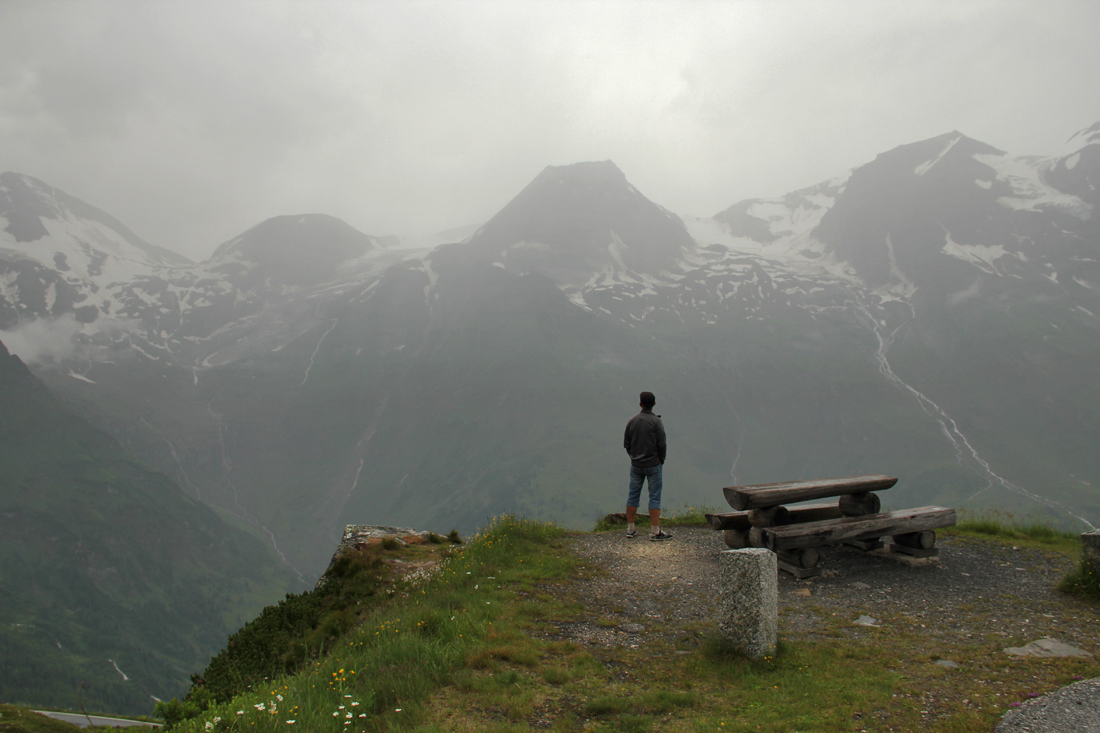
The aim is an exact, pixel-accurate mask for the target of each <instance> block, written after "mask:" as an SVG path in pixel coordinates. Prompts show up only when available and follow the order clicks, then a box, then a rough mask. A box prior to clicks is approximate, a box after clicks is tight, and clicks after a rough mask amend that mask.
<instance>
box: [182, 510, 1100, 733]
mask: <svg viewBox="0 0 1100 733" xmlns="http://www.w3.org/2000/svg"><path fill="white" fill-rule="evenodd" d="M563 534H564V533H563V532H562V531H561V530H559V529H558V528H555V527H553V526H550V525H545V524H539V523H535V522H528V521H525V520H517V519H514V518H511V517H504V518H501V519H498V520H497V521H495V522H494V523H493V524H492V525H491V526H490V527H489V528H487V529H486V530H484V531H483V532H481V533H479V534H478V535H476V536H475V537H472V538H471V539H470V540H469V541H468V543H467V544H466V545H464V546H463V547H462V548H461V549H460V550H457V551H456V552H455V553H454V554H453V555H452V556H451V557H450V558H449V559H448V560H447V561H446V563H445V565H444V566H443V569H442V571H441V572H439V573H438V574H437V575H436V576H435V577H433V578H432V579H431V580H429V581H427V582H426V583H423V584H421V585H416V586H411V585H404V586H402V585H400V584H399V585H396V586H394V590H395V593H394V594H392V595H391V596H390V602H389V603H388V604H385V605H383V606H380V607H377V608H374V609H372V610H370V611H369V612H368V613H367V614H366V615H365V616H364V618H363V620H362V623H361V624H360V625H359V626H357V627H355V628H353V629H352V630H350V631H349V632H348V633H347V635H346V636H344V637H343V638H342V639H340V640H338V641H337V642H336V643H335V644H334V645H333V646H332V648H331V654H330V655H329V656H325V657H323V658H319V659H317V660H315V661H313V662H311V663H310V664H309V665H308V666H306V667H305V668H303V669H302V670H301V671H299V673H298V674H297V675H294V676H284V677H277V678H274V679H272V680H268V681H265V682H263V683H262V684H256V685H253V687H252V689H250V690H248V691H247V692H245V693H244V694H241V695H239V696H237V697H236V698H234V699H233V700H230V701H229V702H227V703H224V704H221V705H216V706H214V707H213V708H211V709H210V710H208V711H206V712H205V713H204V714H203V716H202V717H200V718H198V719H194V720H191V721H187V722H185V723H183V724H181V725H180V726H178V728H177V729H178V730H183V731H188V732H193V733H199V732H200V731H202V732H203V733H205V731H207V730H211V731H246V730H247V731H252V730H259V731H274V730H284V731H290V730H294V729H301V730H308V731H311V733H312V732H313V731H319V732H324V731H393V732H397V731H409V732H410V733H442V732H443V731H446V732H448V733H450V732H452V731H455V732H462V731H471V732H473V731H477V732H478V733H480V732H481V731H501V732H503V731H519V730H530V729H532V728H545V729H548V730H551V731H573V730H585V731H594V732H595V731H642V732H644V731H650V730H662V731H675V732H692V733H693V732H694V731H741V732H744V733H757V732H758V731H764V732H769V731H770V732H771V733H780V732H782V733H788V732H790V731H830V732H831V731H861V730H891V729H892V730H903V731H907V730H922V731H928V732H929V733H933V732H935V731H974V732H977V731H982V732H983V733H984V732H987V731H989V730H991V729H992V728H993V726H994V725H995V724H996V722H997V720H998V719H999V718H1000V716H1001V715H1003V713H1004V712H1005V711H1006V710H1007V709H1009V707H1010V706H1011V705H1012V703H1013V702H1016V701H1021V700H1026V699H1028V696H1029V695H1032V694H1034V692H1035V691H1036V690H1038V691H1041V692H1045V691H1049V690H1052V689H1056V688H1057V687H1059V686H1061V685H1064V684H1068V683H1069V682H1071V681H1072V680H1073V679H1077V678H1081V677H1094V676H1097V675H1098V674H1100V662H1097V660H1096V659H1095V658H1092V659H1055V660H1028V661H1021V662H1014V663H1013V664H1012V665H1008V666H1006V664H1005V662H1004V659H1003V658H1002V657H1001V656H1000V655H999V652H1000V649H1001V647H1003V646H1005V645H1006V644H1008V643H1016V642H1020V641H1021V640H1018V639H1014V638H1013V639H1009V638H1002V637H1000V636H998V637H997V638H994V639H981V638H975V639H972V640H971V639H967V640H961V639H957V638H955V637H953V636H952V637H950V638H943V637H939V636H936V635H929V633H928V630H926V629H925V628H923V627H922V625H921V623H920V621H922V620H923V619H915V618H909V617H907V616H904V615H895V616H889V617H887V618H886V619H885V620H884V624H883V626H882V627H881V628H874V629H866V628H860V629H858V630H853V627H852V626H851V624H850V622H849V621H847V620H842V619H840V618H838V617H826V618H824V619H823V622H822V626H821V627H820V628H819V629H818V630H817V632H816V635H815V638H814V640H812V641H810V640H802V641H790V640H784V639H782V638H781V639H780V643H779V645H778V648H777V652H776V655H775V656H774V657H770V658H766V659H762V660H750V659H746V658H744V657H743V656H741V655H739V654H737V653H736V652H735V651H734V650H732V649H731V648H730V647H729V646H728V645H727V644H725V643H724V642H722V641H721V640H720V639H717V638H715V637H711V636H707V635H706V634H707V633H708V626H707V624H702V625H699V626H697V627H692V628H693V631H694V632H697V635H696V639H697V641H694V642H691V643H686V644H685V643H684V642H683V641H682V640H680V641H677V640H674V639H672V638H671V637H669V638H665V637H664V636H662V635H661V634H660V633H652V634H647V636H646V640H645V643H644V644H643V645H641V647H640V648H630V647H623V646H615V647H602V646H601V645H598V644H597V645H593V646H584V645H581V644H579V643H576V642H574V641H572V640H570V639H569V638H568V637H567V636H564V635H563V634H562V633H561V631H562V630H563V629H565V628H568V627H570V626H572V625H577V624H589V625H592V626H595V627H603V628H611V625H610V624H608V623H600V621H601V620H603V621H606V620H607V619H606V617H605V615H604V614H602V613H601V612H600V611H598V610H597V609H595V608H592V607H591V603H590V599H587V597H586V596H585V595H584V591H583V589H582V588H581V587H580V586H579V584H578V583H576V582H574V581H576V580H583V579H586V578H588V577H590V576H591V575H592V574H594V573H596V572H598V571H597V570H596V569H594V568H591V567H588V566H586V565H584V564H583V563H582V562H581V561H580V560H579V559H578V558H577V557H576V556H575V555H574V554H573V553H572V552H571V551H570V548H569V545H568V543H567V542H566V538H565V537H563ZM975 537H976V538H975V539H974V540H973V541H975V542H1001V541H1002V540H1004V539H1008V538H1005V537H1004V536H1003V535H1000V534H997V535H993V534H988V533H975ZM1009 541H1010V542H1019V540H1018V539H1017V538H1015V537H1014V536H1013V537H1012V538H1011V539H1010V540H1009ZM1043 546H1044V547H1046V548H1047V549H1050V548H1057V547H1058V545H1049V544H1047V545H1043ZM1055 551H1059V550H1055ZM960 612H962V613H965V611H960ZM639 620H644V619H639ZM781 630H782V626H781ZM941 658H947V659H952V660H954V661H956V662H958V663H959V664H960V665H962V666H963V668H964V669H965V670H966V672H965V674H962V673H959V672H957V671H953V670H945V669H944V668H942V667H938V666H936V665H935V664H934V662H935V660H937V659H941ZM930 707H931V708H934V709H935V711H936V714H935V715H934V716H933V717H928V716H926V714H925V712H924V711H927V710H928V709H929V708H930ZM273 709H274V711H273ZM349 714H350V715H351V716H352V717H350V718H349V717H348V715H349ZM288 721H294V722H288ZM345 723H348V724H347V725H345ZM207 726H209V727H207Z"/></svg>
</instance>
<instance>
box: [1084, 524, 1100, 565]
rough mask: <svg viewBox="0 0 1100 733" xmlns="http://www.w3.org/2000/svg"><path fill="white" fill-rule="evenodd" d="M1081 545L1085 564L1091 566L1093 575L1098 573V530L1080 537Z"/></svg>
mask: <svg viewBox="0 0 1100 733" xmlns="http://www.w3.org/2000/svg"><path fill="white" fill-rule="evenodd" d="M1081 545H1082V547H1083V548H1084V551H1085V562H1086V563H1088V564H1089V565H1091V566H1092V571H1093V572H1094V573H1100V529H1094V530H1093V531H1091V532H1086V533H1084V534H1083V535H1081Z"/></svg>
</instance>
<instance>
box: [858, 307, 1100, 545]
mask: <svg viewBox="0 0 1100 733" xmlns="http://www.w3.org/2000/svg"><path fill="white" fill-rule="evenodd" d="M853 298H854V300H853V301H852V302H853V304H854V306H855V309H856V311H857V313H859V314H860V315H862V316H863V317H864V318H865V319H866V321H867V322H868V324H869V327H870V328H871V331H872V332H873V333H874V334H875V339H876V341H877V347H876V349H875V361H876V362H877V363H878V370H879V373H880V374H882V376H883V377H885V378H886V379H887V380H888V381H889V382H890V383H892V384H894V385H896V386H897V387H899V388H901V389H902V390H903V391H905V392H908V393H909V394H911V395H912V396H913V397H914V398H915V399H916V400H917V404H919V405H920V406H921V409H922V410H924V412H925V414H927V415H928V416H929V417H931V418H932V419H934V420H935V421H936V422H938V423H939V425H940V431H941V432H942V433H943V435H944V437H945V438H947V440H948V441H949V442H950V443H951V446H952V447H953V448H954V449H955V459H956V460H957V461H958V462H959V465H960V466H963V467H964V468H968V469H970V470H974V471H977V472H978V473H979V474H981V475H982V476H983V477H984V478H986V480H987V484H986V486H985V487H984V488H982V489H980V490H978V491H977V492H975V493H973V494H971V495H970V496H969V497H967V498H966V500H965V501H969V500H970V499H973V498H975V497H976V496H978V495H979V494H981V493H983V492H985V491H988V490H989V489H991V488H992V487H993V486H994V485H1000V486H1002V487H1004V488H1005V489H1007V490H1008V491H1011V492H1013V493H1015V494H1019V495H1020V496H1023V497H1025V498H1027V499H1030V500H1031V501H1034V502H1036V503H1037V504H1042V505H1043V506H1046V507H1049V508H1051V509H1054V510H1056V511H1059V512H1062V513H1065V514H1068V515H1069V516H1071V517H1073V518H1074V519H1077V520H1079V521H1081V522H1082V523H1083V524H1085V525H1086V526H1087V527H1088V528H1089V529H1090V530H1094V529H1096V527H1094V526H1093V525H1092V523H1091V522H1089V521H1088V520H1087V519H1085V518H1084V517H1082V516H1080V515H1079V514H1078V513H1077V512H1076V511H1074V510H1073V509H1071V508H1070V507H1068V506H1066V505H1065V504H1062V503H1061V502H1058V501H1054V500H1052V499H1047V498H1046V497H1043V496H1040V495H1038V494H1036V493H1034V492H1032V491H1028V490H1027V489H1025V488H1024V487H1022V486H1019V485H1018V484H1015V483H1013V482H1011V481H1009V480H1008V479H1006V478H1004V477H1003V476H1000V475H999V474H997V473H996V472H995V471H993V469H992V467H990V465H989V463H988V462H987V461H986V460H985V459H983V458H982V457H981V456H980V455H979V454H978V451H977V449H975V448H974V446H973V445H971V443H970V441H969V440H967V438H966V436H965V435H964V434H963V432H962V431H961V430H960V429H959V426H958V424H957V423H956V422H955V420H954V419H953V418H952V417H951V416H950V415H948V414H947V412H946V411H945V410H944V409H943V408H942V407H940V406H939V405H938V404H936V403H935V402H934V401H933V400H932V399H931V398H929V397H928V396H927V395H925V394H924V393H922V392H920V391H919V390H918V389H916V388H915V387H913V386H912V385H911V384H909V383H908V382H906V381H905V380H903V379H902V378H901V377H899V376H898V375H897V374H895V373H894V370H893V369H892V368H891V366H890V362H889V360H888V358H887V355H888V354H889V351H890V348H891V347H892V346H893V345H894V339H895V337H896V336H897V334H898V332H899V331H900V330H901V329H902V328H904V327H905V326H906V325H908V324H909V323H910V322H911V321H912V320H913V319H914V318H916V311H915V310H914V309H913V306H912V305H911V304H909V303H906V304H905V306H906V308H907V309H908V310H909V317H908V318H906V319H904V320H903V321H902V322H901V323H899V324H898V325H897V326H895V327H893V328H890V327H889V326H888V320H889V319H888V314H884V316H886V317H884V318H882V319H881V320H879V319H878V318H875V316H874V314H873V313H872V312H871V309H870V308H869V307H868V306H867V304H866V303H865V302H864V301H863V299H862V298H860V297H859V296H857V295H855V294H854V293H853ZM967 457H969V458H970V459H971V460H972V461H973V463H969V462H968V461H967V460H966V458H967Z"/></svg>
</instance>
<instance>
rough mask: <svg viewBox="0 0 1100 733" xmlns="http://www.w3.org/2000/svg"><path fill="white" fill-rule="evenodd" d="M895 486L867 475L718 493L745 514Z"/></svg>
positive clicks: (880, 477)
mask: <svg viewBox="0 0 1100 733" xmlns="http://www.w3.org/2000/svg"><path fill="white" fill-rule="evenodd" d="M897 482H898V480H897V479H896V478H895V477H893V476H885V475H882V474H869V475H866V476H848V477H845V478H830V479H820V480H816V481H783V482H780V483H774V484H754V485H752V486H729V487H727V488H724V489H722V493H723V494H724V495H725V497H726V501H727V502H729V505H730V506H731V507H733V508H734V509H737V510H739V511H745V510H750V509H766V508H768V507H773V506H778V505H780V504H794V503H797V502H800V501H809V500H811V499H822V498H825V497H827V496H844V495H846V494H865V493H868V492H871V491H885V490H886V489H889V488H890V487H891V486H893V485H894V484H896V483H897Z"/></svg>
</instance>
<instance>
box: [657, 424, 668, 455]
mask: <svg viewBox="0 0 1100 733" xmlns="http://www.w3.org/2000/svg"><path fill="white" fill-rule="evenodd" d="M666 447H667V446H666V444H665V424H664V423H663V422H661V418H657V458H658V459H660V461H661V464H662V465H664V462H665V449H666Z"/></svg>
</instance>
